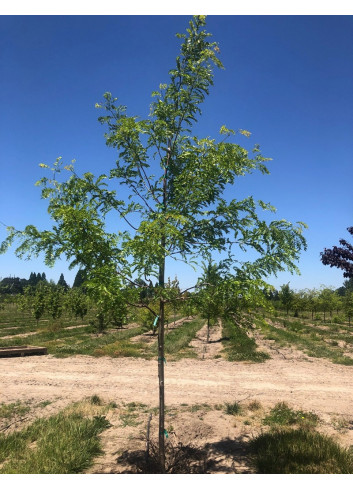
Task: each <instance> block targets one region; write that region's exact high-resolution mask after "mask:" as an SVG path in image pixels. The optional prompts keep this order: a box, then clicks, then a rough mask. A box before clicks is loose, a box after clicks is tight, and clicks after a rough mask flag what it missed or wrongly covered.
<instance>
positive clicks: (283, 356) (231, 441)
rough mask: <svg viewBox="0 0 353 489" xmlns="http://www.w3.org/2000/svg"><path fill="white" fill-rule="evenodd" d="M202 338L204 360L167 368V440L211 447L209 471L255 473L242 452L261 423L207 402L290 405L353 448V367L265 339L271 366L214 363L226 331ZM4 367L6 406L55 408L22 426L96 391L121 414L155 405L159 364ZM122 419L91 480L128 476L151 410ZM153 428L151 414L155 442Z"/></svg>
mask: <svg viewBox="0 0 353 489" xmlns="http://www.w3.org/2000/svg"><path fill="white" fill-rule="evenodd" d="M206 333H207V331H206V326H205V327H204V328H202V329H201V330H200V331H199V333H198V335H197V337H196V338H195V339H194V340H193V342H192V343H191V346H192V347H193V348H194V349H195V351H196V352H197V353H198V358H199V359H197V360H196V359H195V360H194V359H183V360H181V361H178V362H167V364H166V366H165V375H166V380H165V390H166V399H165V401H166V406H167V408H168V409H169V410H170V411H169V414H168V413H167V416H166V424H167V430H168V433H169V438H168V442H169V441H171V442H172V443H174V444H177V443H178V442H183V443H191V444H193V445H195V446H198V447H202V448H205V447H206V448H207V452H208V454H209V455H210V456H211V458H212V464H213V465H212V468H211V469H209V471H210V472H212V473H249V472H251V471H252V469H251V467H249V464H248V462H247V458H246V454H244V453H245V452H244V449H243V447H244V443H245V442H246V441H247V440H249V439H250V438H251V437H252V436H255V435H256V434H257V433H258V432H259V430H261V426H260V425H258V424H257V422H256V421H254V420H253V417H250V418H251V419H250V418H249V420H248V421H247V422H246V423H244V419H243V421H239V419H237V418H236V417H234V416H229V415H226V414H225V412H224V410H220V409H218V410H217V409H207V407H206V406H202V404H206V403H207V405H209V406H211V405H221V404H224V403H227V402H229V403H232V402H234V401H237V402H240V403H243V404H244V405H246V404H247V403H249V402H251V401H254V400H256V401H258V402H259V403H261V406H262V407H263V409H265V408H269V407H273V406H274V405H275V404H276V403H277V402H279V401H284V402H287V403H288V404H289V406H290V407H292V408H293V409H302V410H305V411H312V412H314V413H316V414H317V415H318V416H319V417H320V420H321V426H320V427H319V430H321V431H323V432H325V433H328V434H330V435H333V436H335V438H336V439H337V440H338V441H339V442H340V443H342V444H343V445H344V446H350V445H353V429H352V428H353V422H352V419H353V413H352V409H353V408H352V406H353V378H352V371H353V370H352V367H349V366H344V365H335V364H332V363H330V362H329V361H327V360H324V359H313V358H309V357H307V356H306V355H305V354H303V353H301V352H298V351H297V350H291V349H281V350H278V349H274V347H273V344H272V343H271V342H268V341H265V340H263V339H261V338H260V337H258V338H257V342H258V344H259V346H260V349H262V350H264V351H267V352H269V354H270V355H271V359H270V360H267V361H266V362H265V363H244V362H241V363H231V362H227V361H225V360H223V359H221V358H218V356H219V354H220V352H221V342H220V341H219V340H220V338H221V325H220V324H219V325H217V326H216V327H214V328H213V329H212V331H211V337H210V343H209V344H207V343H206ZM215 357H216V358H215ZM0 369H1V382H0V402H1V403H11V402H16V401H24V402H31V403H32V404H33V405H35V404H39V403H41V402H44V401H50V402H51V404H49V405H47V406H46V407H44V408H41V409H40V410H39V409H38V410H37V411H36V410H34V411H31V414H30V415H29V416H28V417H27V418H26V419H25V420H24V422H26V421H27V422H29V421H31V419H32V418H33V416H34V417H35V416H39V415H40V416H42V415H45V416H48V415H50V414H53V413H54V412H57V411H58V410H60V409H62V408H63V407H64V406H66V405H67V404H69V403H71V402H73V401H78V400H81V399H83V398H84V397H87V396H92V395H94V394H95V395H98V396H100V397H101V398H102V399H104V400H105V401H114V402H115V403H117V404H118V406H120V407H123V408H124V407H125V408H126V406H127V404H128V403H132V402H135V403H142V404H143V405H147V406H149V407H156V406H157V405H158V380H157V360H156V361H154V360H144V359H135V358H108V357H102V358H93V357H89V356H74V357H69V358H62V359H60V358H55V357H53V356H51V355H46V356H32V357H23V358H0ZM195 405H196V407H195ZM193 406H194V407H193ZM121 413H122V411H121V410H120V411H119V410H116V411H115V412H114V411H113V412H111V413H110V414H109V415H108V418H109V420H110V421H111V423H112V427H111V428H109V429H108V430H107V431H106V432H104V433H103V434H102V442H103V449H104V451H105V454H104V455H103V456H101V457H99V458H98V459H97V460H96V462H95V464H94V466H93V467H92V468H91V469H90V470H89V473H123V472H129V470H131V465H129V461H128V460H127V459H126V457H125V458H124V454H125V455H126V454H127V453H128V452H131V451H134V450H143V448H144V443H145V441H144V437H145V432H146V423H147V418H148V415H147V412H142V413H140V414H139V417H138V418H136V425H135V426H134V425H133V423H132V424H131V423H130V425H129V423H124V422H122V419H123V418H122V414H121ZM22 422H23V420H22ZM157 424H158V420H157V414H154V415H153V418H152V423H151V433H152V438H153V433H156V432H157ZM342 427H345V429H343V428H342ZM341 428H342V429H341ZM230 445H231V446H232V447H233V449H232V450H233V451H232V450H230V448H229V447H230ZM234 447H236V449H235V452H234Z"/></svg>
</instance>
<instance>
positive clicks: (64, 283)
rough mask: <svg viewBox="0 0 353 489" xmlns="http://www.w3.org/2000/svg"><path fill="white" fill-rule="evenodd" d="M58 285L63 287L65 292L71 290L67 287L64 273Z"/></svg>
mask: <svg viewBox="0 0 353 489" xmlns="http://www.w3.org/2000/svg"><path fill="white" fill-rule="evenodd" d="M58 285H59V286H60V287H63V288H64V289H65V290H67V289H68V288H69V286H68V285H67V283H66V280H65V278H64V274H63V273H62V274H61V275H60V277H59V280H58Z"/></svg>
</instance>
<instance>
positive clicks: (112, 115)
mask: <svg viewBox="0 0 353 489" xmlns="http://www.w3.org/2000/svg"><path fill="white" fill-rule="evenodd" d="M205 25H206V21H205V17H204V16H195V17H194V18H193V19H192V20H191V21H190V23H189V27H188V29H187V30H186V33H185V34H177V36H178V37H179V38H180V39H181V51H180V54H179V56H178V57H177V58H176V66H175V68H174V69H172V70H170V71H169V76H170V81H169V83H167V84H161V85H160V87H159V90H158V91H155V92H153V94H152V96H153V102H152V104H151V106H150V112H149V115H148V116H147V117H146V118H145V119H139V118H137V117H133V116H129V115H127V112H126V107H125V106H122V105H118V104H117V99H116V98H114V97H113V96H112V95H111V94H110V93H106V94H105V95H104V102H103V103H102V104H96V105H97V106H98V108H101V109H103V110H104V115H103V116H102V117H100V118H99V120H100V122H101V123H103V124H105V125H106V127H107V132H106V134H105V138H106V144H107V145H108V146H110V147H113V148H116V150H117V153H118V160H117V161H116V164H115V165H114V167H113V168H112V169H111V170H110V173H108V174H103V175H100V176H98V177H95V176H94V175H93V174H92V173H85V174H83V175H82V176H79V175H78V174H77V173H76V171H75V169H74V166H73V165H68V166H64V164H63V163H62V161H61V159H58V160H57V161H56V162H55V164H54V166H53V167H52V168H51V171H52V172H53V176H52V178H49V179H48V178H42V179H41V180H40V182H38V183H39V185H41V186H42V197H43V198H47V199H49V206H48V211H49V213H50V215H51V217H52V219H53V220H54V222H55V225H53V228H52V229H51V230H46V231H39V230H38V229H37V228H36V227H34V226H32V225H30V226H27V227H26V228H25V229H24V230H23V231H17V230H15V229H14V228H10V229H9V235H8V237H7V239H6V240H5V242H4V243H3V245H2V249H3V250H5V249H6V248H7V246H9V245H10V244H11V243H12V242H13V240H15V239H19V240H20V245H19V246H18V247H17V249H16V253H17V255H18V256H19V257H24V256H26V257H30V256H32V255H33V254H34V255H38V254H39V253H42V252H44V255H45V261H46V263H47V264H48V265H52V264H53V263H54V262H55V260H56V259H58V258H59V257H60V256H65V257H66V258H67V259H69V260H71V265H72V266H77V265H79V266H80V267H81V268H83V269H84V270H85V273H86V277H87V282H86V284H88V285H87V286H88V289H89V287H91V288H94V290H95V291H96V293H98V292H101V293H102V294H108V295H109V294H113V293H115V292H114V291H117V294H118V295H119V297H121V300H122V301H126V302H128V303H134V302H136V301H137V300H138V299H137V296H136V295H135V296H134V293H135V289H134V287H131V285H132V284H134V283H135V280H136V278H148V277H153V276H155V277H157V278H158V284H159V285H158V287H157V288H156V289H155V293H156V296H157V297H158V300H159V310H158V311H154V310H152V312H153V314H154V315H155V317H158V326H159V327H158V376H159V406H160V408H159V458H160V464H161V468H162V471H163V470H164V467H165V446H164V436H165V429H164V360H165V359H164V315H165V314H164V309H165V303H166V302H167V301H168V294H167V293H166V291H167V288H165V277H166V260H169V259H178V260H182V261H183V262H185V263H191V262H192V260H195V259H196V260H205V261H206V262H207V261H209V260H210V258H211V253H213V252H220V253H223V256H224V253H227V254H228V255H227V257H228V258H227V259H228V260H229V263H232V277H233V279H234V281H235V282H236V284H238V285H239V283H241V281H242V280H246V281H247V282H248V284H249V283H251V284H253V285H254V286H256V284H258V285H259V287H263V284H264V283H263V278H264V277H266V276H268V275H269V274H271V273H276V272H279V271H282V270H290V271H291V272H293V271H298V270H297V267H296V265H295V261H296V260H297V259H298V257H299V252H300V250H301V249H303V248H304V249H305V246H306V244H305V239H304V238H303V236H302V228H303V223H297V224H296V225H292V224H291V223H289V222H287V221H285V220H274V221H272V222H266V221H265V220H262V219H261V218H260V217H259V212H258V210H260V211H262V210H269V211H274V208H273V207H272V206H271V205H270V204H265V203H264V202H262V201H258V202H256V201H255V200H254V198H253V197H247V198H245V199H242V200H237V199H236V198H233V199H232V200H227V199H226V198H225V196H224V191H225V190H226V188H227V187H228V186H232V185H233V184H234V182H235V179H236V178H237V177H240V176H244V175H246V174H248V173H252V172H253V171H255V170H258V171H260V172H261V173H263V174H267V173H269V172H268V170H267V168H266V166H265V162H266V160H267V158H264V157H263V156H262V155H261V153H260V150H259V147H258V146H257V145H256V146H255V147H254V148H253V150H252V151H250V152H249V151H247V150H246V149H244V148H243V147H241V146H240V145H239V144H237V143H234V142H230V139H231V138H233V137H235V136H236V131H234V130H231V129H227V128H226V127H225V126H223V127H221V129H220V136H219V141H217V140H216V139H211V138H209V137H205V138H202V139H200V138H198V137H196V136H195V135H193V133H192V131H191V130H192V128H193V126H194V124H195V123H196V122H197V117H198V116H199V115H200V114H201V110H200V104H201V103H202V102H203V101H204V99H205V96H206V95H208V94H209V89H210V86H211V85H213V68H214V66H215V67H217V68H222V63H221V61H220V60H219V58H218V54H219V48H218V46H217V43H215V42H211V41H210V36H211V34H210V33H208V32H206V30H205V29H204V27H205ZM237 132H238V133H239V134H242V135H244V136H250V133H248V132H247V131H244V130H239V131H237ZM42 166H43V167H46V168H48V169H49V167H48V166H47V165H44V164H42ZM65 171H68V172H69V177H68V178H67V179H65V178H62V174H63V173H65ZM122 186H124V187H125V188H127V189H129V191H130V195H129V198H128V200H127V201H125V200H124V199H123V198H122V196H121V194H119V192H120V189H121V188H122ZM112 213H116V215H117V217H119V218H120V222H121V223H122V224H123V225H124V226H121V227H119V226H118V225H117V226H116V229H115V231H114V232H108V231H107V221H108V215H110V214H112ZM109 222H112V221H109ZM115 222H118V221H117V220H116V221H115ZM237 247H240V249H242V250H246V249H253V250H255V251H256V252H257V253H258V255H257V256H258V258H256V259H255V260H254V261H253V262H243V263H241V262H239V261H237V260H235V256H236V255H235V253H236V250H237ZM195 282H196V280H195ZM195 285H196V284H195ZM238 285H237V286H236V287H235V288H236V289H237V290H238V288H239V287H238ZM97 291H98V292H97ZM183 292H184V291H181V294H182V293H183ZM126 294H130V295H129V296H128V297H127V296H126ZM144 305H145V306H146V307H149V306H148V304H147V303H145V304H144Z"/></svg>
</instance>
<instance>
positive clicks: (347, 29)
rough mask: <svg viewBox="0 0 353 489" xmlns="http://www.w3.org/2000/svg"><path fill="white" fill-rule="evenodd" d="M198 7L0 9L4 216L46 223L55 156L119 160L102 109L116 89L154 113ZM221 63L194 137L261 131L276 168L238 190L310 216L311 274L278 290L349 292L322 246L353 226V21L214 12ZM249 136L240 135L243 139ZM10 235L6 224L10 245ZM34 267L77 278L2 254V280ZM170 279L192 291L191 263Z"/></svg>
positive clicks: (307, 264)
mask: <svg viewBox="0 0 353 489" xmlns="http://www.w3.org/2000/svg"><path fill="white" fill-rule="evenodd" d="M189 18H190V16H185V15H174V16H173V15H160V16H146V15H144V16H142V15H139V16H124V15H116V16H54V15H53V16H1V17H0V75H1V76H0V97H1V102H0V103H1V112H0V165H1V179H0V202H1V205H0V220H1V221H2V222H3V223H5V224H6V225H13V226H15V227H16V228H18V229H22V228H23V227H24V226H25V225H27V224H35V225H37V226H38V227H39V228H41V229H44V228H48V226H50V221H49V218H48V215H47V212H46V208H47V203H46V201H43V200H41V199H40V190H39V189H38V188H37V187H35V186H34V183H35V181H36V180H38V179H39V178H41V177H42V176H43V170H41V169H40V168H39V167H38V164H39V163H41V162H44V163H47V164H50V163H52V162H54V160H55V159H56V158H57V157H58V156H62V157H63V159H64V160H66V161H67V162H70V161H71V160H72V159H73V158H75V159H76V161H77V163H76V168H77V170H78V171H92V172H93V173H95V174H99V173H101V172H104V171H105V170H106V169H107V168H109V166H110V165H113V163H114V161H115V159H116V155H115V154H114V152H113V151H112V150H110V149H108V148H107V147H106V146H105V141H104V137H103V133H104V127H102V126H101V125H100V124H99V123H98V121H97V117H98V116H99V115H100V114H99V111H97V109H95V108H94V105H95V103H96V102H99V101H101V100H102V95H103V93H104V92H106V91H110V92H112V93H113V95H114V96H116V97H118V100H119V102H120V103H121V104H124V105H127V107H128V113H129V114H130V115H140V116H141V117H146V116H147V114H148V110H149V104H150V101H151V98H150V94H151V92H152V91H153V90H155V89H157V88H158V85H159V83H161V82H168V70H169V69H171V68H173V67H174V62H175V57H176V56H177V54H178V50H179V40H178V39H177V38H176V37H175V33H177V32H183V31H184V30H185V28H186V27H187V22H188V20H189ZM207 29H208V31H209V32H211V33H212V34H213V36H214V40H216V41H217V42H219V45H220V49H221V54H220V58H221V60H222V62H223V64H224V66H225V70H217V71H216V74H215V85H214V87H213V88H212V89H211V94H210V96H209V97H208V98H207V100H206V102H205V103H204V104H203V106H202V111H203V115H202V119H201V120H200V123H199V124H198V127H197V133H198V134H199V135H203V136H211V137H217V134H218V131H219V128H220V126H221V125H223V124H225V125H226V126H227V127H230V128H234V129H238V128H242V129H247V130H249V131H251V133H252V137H251V142H252V143H259V144H260V146H261V149H262V152H263V153H264V155H265V156H269V157H271V158H273V161H271V162H270V163H269V169H270V172H271V174H270V175H269V176H263V175H260V174H259V175H255V174H254V175H250V176H247V177H246V178H244V179H242V180H241V181H239V184H238V185H237V186H236V187H235V188H234V194H233V197H236V196H237V195H239V196H240V195H253V196H254V198H255V199H262V200H264V201H266V202H268V201H270V202H271V203H272V204H273V205H274V206H275V207H276V208H277V215H276V217H278V218H285V219H287V220H289V221H291V222H295V221H298V220H300V221H304V222H306V223H307V224H308V226H309V229H308V230H307V231H306V233H305V236H306V238H307V241H308V251H307V252H305V253H303V254H302V258H301V260H300V262H299V263H298V265H299V268H300V269H301V272H302V274H301V276H296V275H290V274H287V273H283V274H280V275H279V276H278V278H277V279H275V278H274V279H273V280H271V283H272V284H273V285H275V286H276V287H279V286H280V285H281V284H283V283H286V282H288V281H290V285H291V287H292V288H295V289H302V288H306V287H309V288H313V287H319V286H320V285H321V284H325V285H328V286H330V285H332V286H335V287H339V286H340V285H341V284H342V283H343V274H342V272H341V271H339V270H337V269H331V268H329V267H325V266H323V265H322V264H321V262H320V251H322V250H323V249H324V248H325V247H331V246H332V245H335V244H338V241H339V239H340V238H342V237H344V238H347V239H348V240H349V238H350V235H349V234H348V232H347V231H346V228H347V227H348V226H351V225H353V217H352V211H353V197H352V176H353V170H352V154H353V138H352V135H353V90H352V86H353V83H352V81H353V17H352V16H320V15H318V16H315V15H314V16H289V15H288V16H271V15H268V16H257V15H253V16H240V15H224V16H223V15H210V16H209V17H208V21H207ZM246 143H247V141H246V140H241V144H246ZM5 235H6V230H5V227H4V226H1V225H0V240H2V239H3V238H4V237H5ZM31 271H35V272H43V271H44V272H45V273H46V275H47V278H52V279H54V280H55V281H57V280H58V278H59V275H60V273H61V272H63V273H64V275H65V278H66V280H67V282H69V283H70V284H72V281H73V278H74V276H75V273H76V272H75V271H71V272H69V271H68V270H67V266H66V263H65V262H64V261H63V262H60V263H58V265H57V266H56V267H55V268H53V269H48V268H47V267H45V266H44V265H43V262H42V261H41V260H33V261H32V262H26V261H22V260H18V259H17V258H15V256H14V254H13V252H12V251H9V252H8V253H7V254H5V255H1V256H0V277H6V276H9V275H12V276H20V277H24V278H28V277H29V274H30V272H31ZM167 274H168V275H170V276H171V277H172V278H174V275H175V274H177V275H178V278H179V280H180V282H181V283H182V284H185V285H186V286H189V285H192V283H193V277H192V275H193V272H192V270H190V269H184V268H183V267H180V266H179V265H178V266H177V267H175V266H171V267H170V268H169V270H167Z"/></svg>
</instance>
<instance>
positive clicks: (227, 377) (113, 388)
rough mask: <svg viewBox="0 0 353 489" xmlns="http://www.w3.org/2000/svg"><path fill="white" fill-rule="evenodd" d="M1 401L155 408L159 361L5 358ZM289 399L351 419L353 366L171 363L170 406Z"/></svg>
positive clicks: (280, 362)
mask: <svg viewBox="0 0 353 489" xmlns="http://www.w3.org/2000/svg"><path fill="white" fill-rule="evenodd" d="M0 370H1V382H0V402H6V403H9V402H15V401H17V400H23V401H24V400H28V399H35V400H36V401H38V402H40V401H46V400H53V399H57V398H60V399H61V400H62V403H63V404H67V403H69V402H71V401H73V400H79V399H82V398H83V397H85V396H90V395H93V394H97V395H100V396H102V397H104V398H106V399H109V400H115V401H116V402H119V401H124V402H132V401H136V402H143V403H146V404H149V405H152V406H156V405H157V404H158V382H157V362H156V361H153V360H143V359H129V358H118V359H114V358H107V357H103V358H92V357H88V356H74V357H70V358H64V359H59V358H54V357H53V356H51V355H47V356H37V357H23V358H1V359H0ZM249 398H251V399H257V400H259V401H261V402H262V403H264V404H273V403H275V402H277V401H281V400H285V401H287V402H289V403H291V405H293V407H297V408H305V409H307V410H313V411H315V412H316V413H317V414H321V415H328V414H332V413H336V414H340V415H351V414H352V405H353V378H352V367H349V366H344V365H334V364H332V363H330V362H328V361H326V360H322V359H309V360H307V359H304V358H300V359H288V358H287V359H285V358H282V357H281V356H278V357H277V358H274V359H271V360H268V361H266V362H265V363H260V364H246V363H230V362H226V361H224V360H221V359H216V360H203V361H202V360H191V359H184V360H182V361H179V362H168V363H167V365H166V404H167V405H178V404H182V403H188V404H196V403H203V402H208V403H222V402H230V401H241V400H243V399H249Z"/></svg>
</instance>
